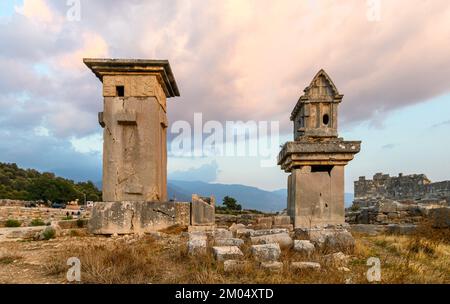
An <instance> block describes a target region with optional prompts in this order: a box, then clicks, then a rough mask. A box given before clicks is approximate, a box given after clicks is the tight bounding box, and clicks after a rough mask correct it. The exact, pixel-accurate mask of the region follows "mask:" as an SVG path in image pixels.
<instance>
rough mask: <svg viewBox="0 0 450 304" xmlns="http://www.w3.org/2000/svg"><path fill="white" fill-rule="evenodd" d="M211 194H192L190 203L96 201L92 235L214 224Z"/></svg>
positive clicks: (91, 226) (138, 232) (92, 220)
mask: <svg viewBox="0 0 450 304" xmlns="http://www.w3.org/2000/svg"><path fill="white" fill-rule="evenodd" d="M214 215H215V212H214V197H208V198H206V197H200V196H198V195H196V194H194V195H192V202H141V201H137V202H131V201H123V202H98V203H95V205H94V208H93V210H92V216H91V219H90V221H89V226H88V228H89V231H90V232H91V233H93V234H133V233H137V234H142V233H147V232H154V231H158V230H162V229H165V228H168V227H171V226H176V225H178V226H196V227H203V226H212V225H214Z"/></svg>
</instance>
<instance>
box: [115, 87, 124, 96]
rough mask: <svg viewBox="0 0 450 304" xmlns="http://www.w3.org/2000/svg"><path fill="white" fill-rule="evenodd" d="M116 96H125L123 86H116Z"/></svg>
mask: <svg viewBox="0 0 450 304" xmlns="http://www.w3.org/2000/svg"><path fill="white" fill-rule="evenodd" d="M116 96H117V97H124V96H125V86H116Z"/></svg>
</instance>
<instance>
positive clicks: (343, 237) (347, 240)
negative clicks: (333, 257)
mask: <svg viewBox="0 0 450 304" xmlns="http://www.w3.org/2000/svg"><path fill="white" fill-rule="evenodd" d="M306 235H309V240H310V241H311V243H313V244H314V245H315V246H316V247H317V248H321V249H327V250H339V251H345V252H351V251H353V250H354V247H355V239H354V238H353V236H352V235H351V233H350V232H348V231H347V230H344V229H320V228H317V229H310V230H309V231H307V232H306Z"/></svg>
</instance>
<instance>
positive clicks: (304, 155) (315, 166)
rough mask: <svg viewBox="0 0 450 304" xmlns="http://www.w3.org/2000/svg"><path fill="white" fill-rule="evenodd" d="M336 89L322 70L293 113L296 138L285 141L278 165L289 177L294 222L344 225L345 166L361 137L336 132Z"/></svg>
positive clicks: (338, 99) (338, 97)
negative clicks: (347, 138)
mask: <svg viewBox="0 0 450 304" xmlns="http://www.w3.org/2000/svg"><path fill="white" fill-rule="evenodd" d="M342 98H343V95H341V94H339V92H338V90H337V88H336V86H335V85H334V83H333V81H332V80H331V78H330V77H329V76H328V75H327V73H326V72H325V71H324V70H320V71H319V72H318V73H317V74H316V76H315V77H314V79H313V80H312V82H311V84H310V85H309V86H308V87H306V88H305V90H304V94H303V95H302V96H301V97H300V98H299V100H298V102H297V104H296V105H295V107H294V110H293V111H292V114H291V121H293V124H294V132H293V133H294V141H290V142H287V143H285V144H284V146H283V148H282V150H281V152H280V154H279V156H278V165H280V166H281V168H282V170H284V171H285V172H287V173H290V174H289V176H288V202H287V205H288V206H287V210H288V214H289V215H290V217H291V219H292V221H293V223H294V227H296V228H310V227H315V226H326V225H338V224H344V222H345V215H344V209H345V208H344V167H345V165H346V164H347V163H348V162H349V161H351V160H352V159H353V157H354V155H355V154H356V153H358V152H359V151H360V145H361V142H360V141H344V140H343V139H342V138H339V137H338V106H339V104H340V102H341V101H342Z"/></svg>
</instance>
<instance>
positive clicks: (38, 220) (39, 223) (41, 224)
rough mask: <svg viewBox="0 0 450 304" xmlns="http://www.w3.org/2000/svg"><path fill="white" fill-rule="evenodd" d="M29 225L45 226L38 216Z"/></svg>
mask: <svg viewBox="0 0 450 304" xmlns="http://www.w3.org/2000/svg"><path fill="white" fill-rule="evenodd" d="M30 226H45V223H44V221H43V220H41V219H40V218H37V219H33V220H32V221H31V223H30Z"/></svg>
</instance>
